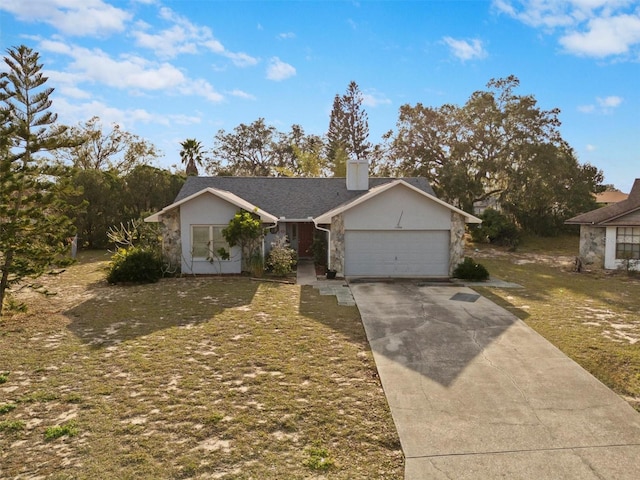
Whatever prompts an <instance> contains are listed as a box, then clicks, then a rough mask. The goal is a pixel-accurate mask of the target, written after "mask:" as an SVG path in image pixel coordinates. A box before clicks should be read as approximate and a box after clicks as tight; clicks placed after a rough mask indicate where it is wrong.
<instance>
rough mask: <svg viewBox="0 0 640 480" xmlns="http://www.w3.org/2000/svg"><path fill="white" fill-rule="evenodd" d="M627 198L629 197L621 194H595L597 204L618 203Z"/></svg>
mask: <svg viewBox="0 0 640 480" xmlns="http://www.w3.org/2000/svg"><path fill="white" fill-rule="evenodd" d="M627 198H629V195H628V194H626V193H622V192H601V193H596V202H597V203H618V202H621V201H623V200H626V199H627Z"/></svg>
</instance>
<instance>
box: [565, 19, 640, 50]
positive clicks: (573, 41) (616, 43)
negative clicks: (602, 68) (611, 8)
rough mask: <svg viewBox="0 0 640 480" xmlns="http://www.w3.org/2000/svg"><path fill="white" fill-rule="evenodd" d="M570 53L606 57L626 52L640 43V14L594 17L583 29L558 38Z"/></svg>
mask: <svg viewBox="0 0 640 480" xmlns="http://www.w3.org/2000/svg"><path fill="white" fill-rule="evenodd" d="M560 44H561V45H562V46H563V47H564V48H565V50H567V51H568V52H570V53H574V54H576V55H584V56H590V57H599V58H602V57H608V56H611V55H620V54H624V53H627V52H628V51H629V49H630V48H631V47H632V46H633V45H636V44H640V15H635V16H634V15H618V16H616V17H608V18H594V19H592V20H590V21H589V22H588V24H587V28H586V30H585V31H573V32H571V33H568V34H567V35H564V36H562V37H561V38H560Z"/></svg>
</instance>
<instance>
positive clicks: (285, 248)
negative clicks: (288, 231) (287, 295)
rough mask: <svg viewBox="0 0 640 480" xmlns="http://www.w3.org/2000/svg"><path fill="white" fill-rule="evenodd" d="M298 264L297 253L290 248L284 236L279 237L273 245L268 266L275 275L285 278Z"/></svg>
mask: <svg viewBox="0 0 640 480" xmlns="http://www.w3.org/2000/svg"><path fill="white" fill-rule="evenodd" d="M296 263H297V258H296V251H295V250H293V249H292V248H290V247H289V244H288V243H287V239H286V237H285V236H284V235H281V236H279V237H278V238H277V239H276V240H275V241H274V242H272V243H271V252H269V258H268V259H267V266H268V267H269V268H270V269H271V271H272V272H273V273H274V274H276V275H278V276H281V277H284V276H285V275H287V274H289V273H291V272H293V267H294V266H295V265H296Z"/></svg>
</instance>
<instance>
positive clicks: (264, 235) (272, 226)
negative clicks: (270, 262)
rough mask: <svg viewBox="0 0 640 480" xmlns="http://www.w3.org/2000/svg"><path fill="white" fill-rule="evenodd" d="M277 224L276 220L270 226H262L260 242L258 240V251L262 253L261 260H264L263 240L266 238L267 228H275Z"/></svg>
mask: <svg viewBox="0 0 640 480" xmlns="http://www.w3.org/2000/svg"><path fill="white" fill-rule="evenodd" d="M277 226H278V222H276V223H274V224H273V225H271V226H270V227H264V228H263V229H262V231H263V235H262V242H260V243H261V248H260V250H261V252H260V253H261V254H262V260H263V261H265V258H264V253H265V252H264V250H265V248H264V241H265V239H266V238H267V230H271V229H272V228H276V227H277Z"/></svg>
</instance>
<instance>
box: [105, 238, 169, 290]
mask: <svg viewBox="0 0 640 480" xmlns="http://www.w3.org/2000/svg"><path fill="white" fill-rule="evenodd" d="M162 266H163V263H162V259H161V258H160V256H159V255H158V254H157V253H156V252H154V251H152V250H150V249H145V248H140V247H130V248H119V249H118V251H117V252H116V253H115V254H114V255H113V257H112V258H111V265H110V266H109V273H108V274H107V281H108V282H109V283H124V282H132V283H155V282H157V281H158V280H160V278H162Z"/></svg>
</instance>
